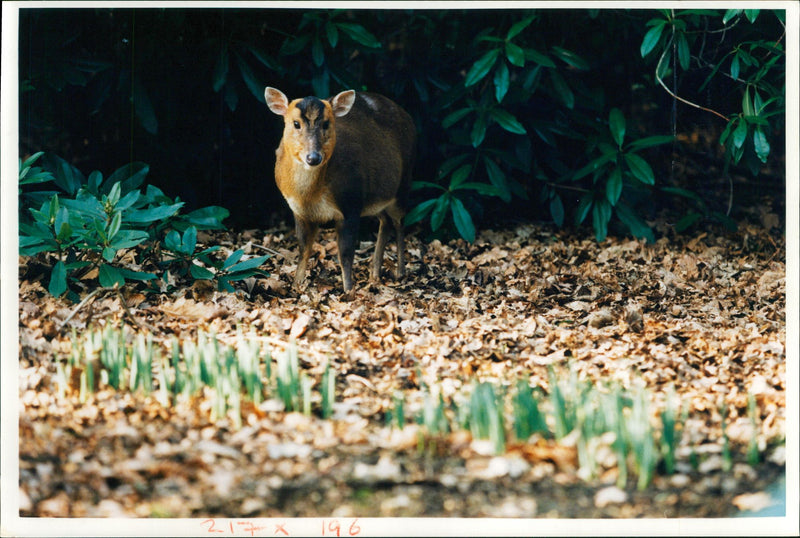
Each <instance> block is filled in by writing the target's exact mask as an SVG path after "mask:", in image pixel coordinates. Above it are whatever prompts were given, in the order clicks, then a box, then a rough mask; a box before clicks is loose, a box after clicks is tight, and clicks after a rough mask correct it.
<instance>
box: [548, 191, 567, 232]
mask: <svg viewBox="0 0 800 538" xmlns="http://www.w3.org/2000/svg"><path fill="white" fill-rule="evenodd" d="M550 216H551V217H552V218H553V222H554V223H555V224H556V226H558V227H559V228H561V227H563V226H564V203H563V202H562V201H561V197H560V196H559V195H557V194H555V195H553V196H552V197H551V198H550Z"/></svg>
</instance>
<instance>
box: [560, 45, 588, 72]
mask: <svg viewBox="0 0 800 538" xmlns="http://www.w3.org/2000/svg"><path fill="white" fill-rule="evenodd" d="M552 51H553V55H554V56H556V57H557V58H558V59H560V60H561V61H562V62H564V63H565V64H567V65H569V66H570V67H574V68H575V69H580V70H581V71H585V70H586V69H589V64H588V63H587V62H586V60H584V59H583V58H581V57H580V56H578V55H577V54H576V53H575V52H573V51H571V50H567V49H564V48H561V47H557V46H554V47H553V48H552Z"/></svg>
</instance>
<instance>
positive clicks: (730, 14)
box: [722, 9, 742, 24]
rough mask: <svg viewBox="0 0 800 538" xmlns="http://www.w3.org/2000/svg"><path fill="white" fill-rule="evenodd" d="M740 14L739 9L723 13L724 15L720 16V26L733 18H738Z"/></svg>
mask: <svg viewBox="0 0 800 538" xmlns="http://www.w3.org/2000/svg"><path fill="white" fill-rule="evenodd" d="M741 12H742V10H741V9H729V10H727V11H726V12H725V15H723V16H722V24H728V22H729V21H730V20H731V19H733V18H734V17H736V16H738V15H739V14H740V13H741Z"/></svg>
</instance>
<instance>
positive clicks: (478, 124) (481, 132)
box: [469, 114, 489, 148]
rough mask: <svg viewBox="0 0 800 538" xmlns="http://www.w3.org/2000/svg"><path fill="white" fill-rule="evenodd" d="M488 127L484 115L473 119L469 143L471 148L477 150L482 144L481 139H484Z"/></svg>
mask: <svg viewBox="0 0 800 538" xmlns="http://www.w3.org/2000/svg"><path fill="white" fill-rule="evenodd" d="M488 127H489V122H488V120H487V119H486V115H485V114H479V115H478V117H477V118H475V123H474V124H473V125H472V131H470V135H469V136H470V141H471V142H472V147H473V148H477V147H478V146H480V145H481V144H482V143H483V139H484V138H485V137H486V129H487V128H488Z"/></svg>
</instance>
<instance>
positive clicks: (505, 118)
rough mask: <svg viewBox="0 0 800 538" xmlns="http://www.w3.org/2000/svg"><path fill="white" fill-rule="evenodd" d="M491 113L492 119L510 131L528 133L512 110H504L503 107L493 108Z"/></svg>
mask: <svg viewBox="0 0 800 538" xmlns="http://www.w3.org/2000/svg"><path fill="white" fill-rule="evenodd" d="M489 114H490V115H491V116H492V119H494V121H496V122H497V123H498V125H500V127H502V128H503V129H505V130H506V131H508V132H509V133H514V134H527V132H528V131H526V130H525V127H524V126H523V125H522V124H521V123H520V122H519V120H517V118H515V117H514V115H513V114H511V112H509V111H507V110H504V109H502V108H493V109H491V110H490V111H489Z"/></svg>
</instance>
